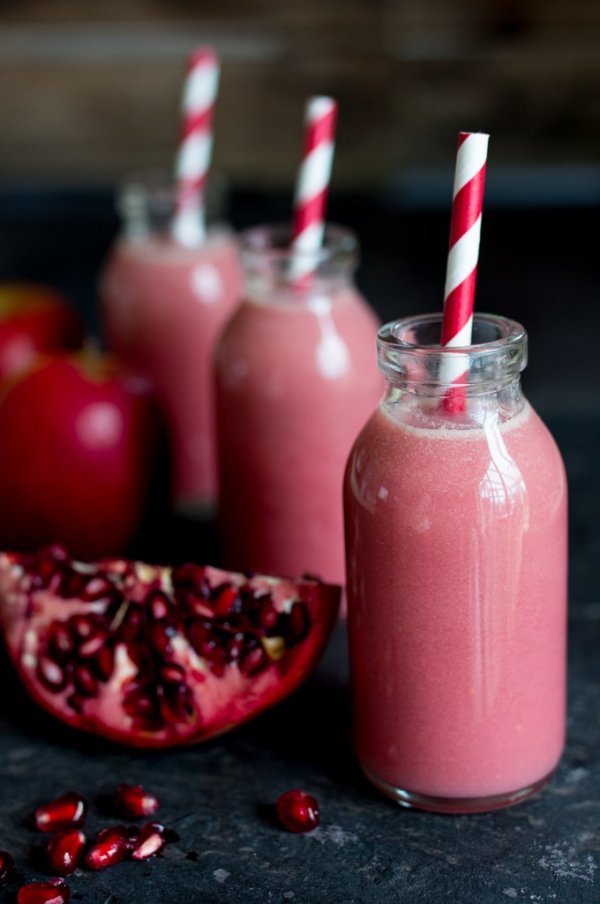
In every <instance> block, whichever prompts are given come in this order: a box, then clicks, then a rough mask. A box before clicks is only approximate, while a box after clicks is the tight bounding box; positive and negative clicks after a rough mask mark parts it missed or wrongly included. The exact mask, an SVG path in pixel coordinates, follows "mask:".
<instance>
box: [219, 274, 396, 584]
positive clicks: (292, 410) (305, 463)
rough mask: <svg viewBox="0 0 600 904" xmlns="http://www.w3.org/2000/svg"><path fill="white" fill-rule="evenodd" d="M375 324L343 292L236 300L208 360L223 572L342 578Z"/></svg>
mask: <svg viewBox="0 0 600 904" xmlns="http://www.w3.org/2000/svg"><path fill="white" fill-rule="evenodd" d="M377 328H378V322H377V319H376V317H375V315H374V314H373V312H372V311H371V309H370V308H369V307H368V305H367V304H366V302H365V301H364V299H362V297H361V296H360V295H358V294H357V292H356V291H355V290H353V289H352V288H350V287H349V286H342V287H340V288H332V289H331V290H330V291H329V292H327V293H325V292H320V293H319V294H311V295H309V296H308V297H306V296H298V297H293V294H292V293H290V290H288V291H287V292H283V293H282V295H281V296H280V297H278V296H273V295H270V296H269V299H268V301H266V302H262V301H261V300H251V299H250V300H246V301H245V302H244V303H243V304H242V305H241V306H240V307H239V308H238V310H237V312H236V313H235V315H234V316H233V318H232V320H231V321H230V322H229V324H228V326H227V328H226V330H225V332H224V334H223V336H222V338H221V341H220V343H219V346H218V351H217V398H218V438H219V443H218V446H219V472H220V522H221V528H222V535H223V542H224V552H225V560H226V563H227V564H228V565H229V566H231V567H235V568H241V569H252V570H257V571H266V572H273V573H280V574H287V575H299V574H302V573H303V572H310V573H312V574H315V575H318V576H319V577H321V578H323V579H324V580H326V581H332V582H335V583H343V581H344V541H343V515H342V501H341V500H342V484H343V475H344V467H345V462H346V459H347V457H348V453H349V451H350V448H351V446H352V443H353V441H354V439H355V437H356V435H357V433H358V431H359V429H360V428H361V427H362V425H363V424H364V422H365V420H366V419H367V417H368V415H369V413H370V412H371V411H372V410H373V408H374V406H375V405H376V404H377V402H378V401H379V399H380V398H381V394H382V390H383V381H382V378H381V375H380V374H379V372H378V370H377V364H376V357H375V351H374V349H375V335H376V332H377Z"/></svg>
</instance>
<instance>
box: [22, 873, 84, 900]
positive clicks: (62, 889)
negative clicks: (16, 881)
mask: <svg viewBox="0 0 600 904" xmlns="http://www.w3.org/2000/svg"><path fill="white" fill-rule="evenodd" d="M70 894H71V890H70V888H69V886H68V885H67V883H66V882H65V881H64V880H63V879H47V880H46V882H30V883H29V884H28V885H23V887H22V888H20V889H19V892H18V894H17V902H18V904H67V902H68V901H69V897H70Z"/></svg>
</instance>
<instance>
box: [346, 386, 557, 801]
mask: <svg viewBox="0 0 600 904" xmlns="http://www.w3.org/2000/svg"><path fill="white" fill-rule="evenodd" d="M400 417H401V415H399V414H398V413H397V412H396V413H394V410H393V408H392V407H390V406H387V405H384V404H382V405H381V406H380V408H379V409H378V410H377V411H376V413H375V414H374V415H373V417H372V418H371V420H370V421H369V422H368V424H367V425H366V427H365V429H364V430H363V431H362V433H361V435H360V436H359V438H358V440H357V442H356V444H355V446H354V449H353V452H352V455H351V458H350V461H349V464H348V470H347V477H346V486H345V507H346V530H347V558H348V588H347V589H348V601H349V619H350V623H349V627H350V642H351V665H352V679H353V691H354V700H355V743H356V750H357V753H358V757H359V759H360V761H361V764H362V766H363V768H364V769H365V770H366V771H367V773H368V774H370V776H371V777H372V778H374V779H375V781H376V783H382V782H383V783H385V784H386V785H388V786H390V787H392V788H396V789H403V790H405V791H409V792H412V793H416V794H421V795H426V796H436V797H442V798H461V797H462V798H482V797H488V796H493V795H501V794H505V793H508V792H513V791H517V790H519V789H523V788H525V787H527V786H529V785H531V784H532V783H535V782H537V781H539V780H540V779H542V778H543V777H545V776H546V775H547V774H548V773H549V772H551V770H552V769H553V768H554V767H555V766H556V764H557V761H558V759H559V757H560V755H561V751H562V748H563V743H564V727H565V694H564V688H565V610H566V605H565V601H566V550H565V547H566V502H567V499H566V485H565V477H564V471H563V466H562V461H561V458H560V454H559V452H558V450H557V448H556V446H555V444H554V441H553V439H552V437H551V436H550V434H549V432H548V431H547V429H546V428H545V426H544V425H543V423H542V422H541V421H540V419H539V418H538V417H537V415H536V414H535V413H534V412H533V411H532V409H531V408H530V406H529V405H528V404H527V403H526V404H525V408H524V410H522V411H521V412H520V413H519V414H517V415H516V416H515V417H514V418H512V419H511V420H510V421H507V422H506V423H504V424H503V425H502V426H499V425H498V424H497V423H496V424H490V425H489V426H488V427H487V428H486V429H485V431H484V429H483V428H480V427H473V428H467V429H448V427H447V426H443V425H442V424H440V423H439V422H438V423H437V424H436V422H435V418H434V420H433V421H432V422H430V423H429V424H425V425H421V426H419V425H414V424H413V425H410V424H406V423H402V422H401V420H400ZM447 424H448V422H447V421H446V425H447Z"/></svg>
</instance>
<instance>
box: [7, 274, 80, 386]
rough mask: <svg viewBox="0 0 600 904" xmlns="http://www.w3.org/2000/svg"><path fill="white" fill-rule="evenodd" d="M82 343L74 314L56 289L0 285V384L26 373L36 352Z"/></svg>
mask: <svg viewBox="0 0 600 904" xmlns="http://www.w3.org/2000/svg"><path fill="white" fill-rule="evenodd" d="M82 341H83V324H82V322H81V319H80V317H79V315H78V313H77V311H76V310H75V308H74V307H73V306H72V305H71V304H70V303H69V302H68V301H67V299H66V298H64V297H63V296H62V295H61V294H60V293H59V292H57V291H56V290H55V289H52V288H50V286H44V285H38V284H37V283H29V282H4V283H0V380H2V379H4V378H5V377H6V376H9V375H11V374H15V373H20V372H21V371H23V370H25V369H26V368H27V367H28V366H29V365H30V364H31V362H32V361H33V359H34V358H35V356H36V355H37V354H38V353H39V352H48V351H54V350H55V349H76V348H80V347H81V343H82Z"/></svg>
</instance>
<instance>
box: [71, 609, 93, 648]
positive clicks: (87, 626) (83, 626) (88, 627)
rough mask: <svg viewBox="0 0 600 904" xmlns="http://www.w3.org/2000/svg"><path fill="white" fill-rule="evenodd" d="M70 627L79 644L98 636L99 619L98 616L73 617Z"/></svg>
mask: <svg viewBox="0 0 600 904" xmlns="http://www.w3.org/2000/svg"><path fill="white" fill-rule="evenodd" d="M69 627H70V628H71V631H72V632H73V635H74V636H75V638H76V639H77V641H78V642H79V643H82V642H83V641H85V640H88V638H90V637H92V636H93V635H94V634H96V632H97V630H98V627H99V619H98V616H96V615H72V616H71V618H70V619H69Z"/></svg>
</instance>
